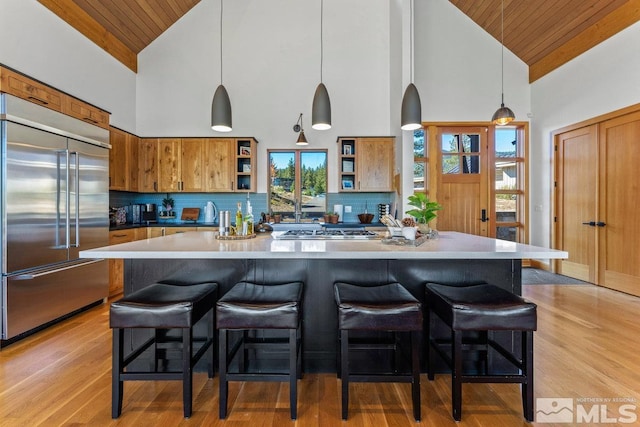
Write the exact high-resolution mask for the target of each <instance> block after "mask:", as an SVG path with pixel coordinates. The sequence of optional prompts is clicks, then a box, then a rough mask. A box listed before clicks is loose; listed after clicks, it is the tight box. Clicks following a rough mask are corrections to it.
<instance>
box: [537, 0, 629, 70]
mask: <svg viewBox="0 0 640 427" xmlns="http://www.w3.org/2000/svg"><path fill="white" fill-rule="evenodd" d="M638 21H640V0H629V1H628V2H627V3H625V4H624V5H622V6H620V7H619V8H617V9H616V10H614V11H613V12H611V13H610V14H608V15H607V16H605V17H604V18H602V19H601V20H600V21H599V22H596V23H595V24H594V25H592V26H590V27H589V28H587V29H585V30H584V31H582V32H581V33H580V34H578V35H576V36H575V37H574V38H572V39H571V40H569V41H568V42H567V43H565V44H563V45H562V46H560V47H558V48H557V49H555V50H554V51H552V52H551V53H549V54H548V55H547V56H545V57H544V58H542V59H540V60H539V61H537V62H536V63H534V64H531V66H529V83H533V82H535V81H536V80H538V79H539V78H541V77H543V76H545V75H546V74H548V73H550V72H551V71H553V70H555V69H556V68H558V67H560V66H562V65H564V64H566V63H567V62H569V61H570V60H572V59H573V58H575V57H577V56H579V55H582V54H583V53H584V52H586V51H588V50H589V49H591V48H592V47H594V46H596V45H597V44H599V43H601V42H603V41H604V40H606V39H608V38H609V37H611V36H613V35H614V34H616V33H618V32H619V31H622V30H624V29H625V28H627V27H628V26H630V25H633V24H635V23H636V22H638Z"/></svg>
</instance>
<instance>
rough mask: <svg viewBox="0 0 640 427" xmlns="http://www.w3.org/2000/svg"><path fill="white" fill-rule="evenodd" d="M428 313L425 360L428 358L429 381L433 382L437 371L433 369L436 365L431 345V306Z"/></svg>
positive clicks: (426, 319)
mask: <svg viewBox="0 0 640 427" xmlns="http://www.w3.org/2000/svg"><path fill="white" fill-rule="evenodd" d="M426 313H427V315H426V316H425V325H424V327H425V331H426V333H425V337H426V344H427V348H426V349H425V350H426V351H425V358H426V363H427V378H428V379H429V381H433V379H434V378H435V377H434V372H435V369H434V368H433V363H434V357H433V356H434V354H433V352H434V349H433V346H432V345H431V310H430V309H429V306H427V308H426Z"/></svg>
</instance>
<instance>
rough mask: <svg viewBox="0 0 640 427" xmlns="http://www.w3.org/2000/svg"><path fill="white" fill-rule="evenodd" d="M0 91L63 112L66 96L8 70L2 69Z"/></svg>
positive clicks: (0, 71) (0, 70) (0, 69)
mask: <svg viewBox="0 0 640 427" xmlns="http://www.w3.org/2000/svg"><path fill="white" fill-rule="evenodd" d="M0 89H2V92H7V93H10V94H12V95H15V96H18V97H20V98H23V99H26V100H27V101H31V102H33V103H34V104H39V105H43V106H45V107H47V108H50V109H52V110H56V111H60V112H61V111H62V102H63V101H62V98H63V96H64V94H62V93H61V92H58V91H57V90H55V89H53V88H50V87H49V86H46V85H44V84H42V83H39V82H36V81H35V80H32V79H30V78H28V77H26V76H23V75H22V74H18V73H15V72H13V71H11V70H8V69H6V68H0Z"/></svg>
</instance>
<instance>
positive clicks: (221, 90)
mask: <svg viewBox="0 0 640 427" xmlns="http://www.w3.org/2000/svg"><path fill="white" fill-rule="evenodd" d="M222 15H223V0H220V85H219V86H218V89H216V93H214V94H213V101H212V102H211V129H213V130H215V131H216V132H231V129H232V126H231V101H230V100H229V94H228V93H227V89H225V87H224V85H223V84H222Z"/></svg>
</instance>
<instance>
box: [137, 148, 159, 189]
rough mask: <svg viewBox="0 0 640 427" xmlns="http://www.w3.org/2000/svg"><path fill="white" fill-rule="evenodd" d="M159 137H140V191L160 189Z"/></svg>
mask: <svg viewBox="0 0 640 427" xmlns="http://www.w3.org/2000/svg"><path fill="white" fill-rule="evenodd" d="M158 171H159V169H158V139H157V138H140V141H139V144H138V173H139V175H138V191H139V192H140V193H155V192H157V191H158Z"/></svg>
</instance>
